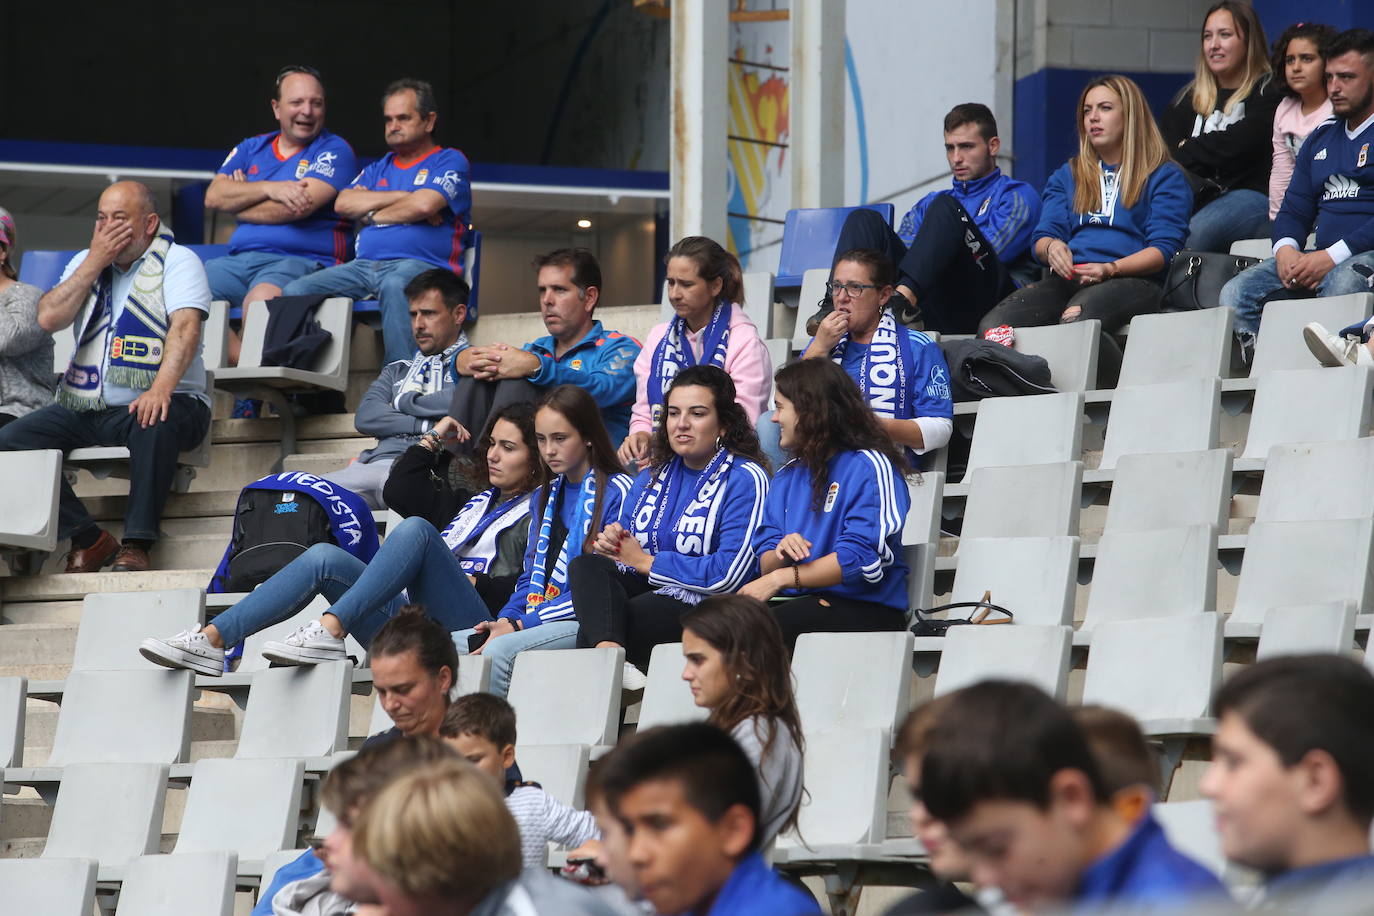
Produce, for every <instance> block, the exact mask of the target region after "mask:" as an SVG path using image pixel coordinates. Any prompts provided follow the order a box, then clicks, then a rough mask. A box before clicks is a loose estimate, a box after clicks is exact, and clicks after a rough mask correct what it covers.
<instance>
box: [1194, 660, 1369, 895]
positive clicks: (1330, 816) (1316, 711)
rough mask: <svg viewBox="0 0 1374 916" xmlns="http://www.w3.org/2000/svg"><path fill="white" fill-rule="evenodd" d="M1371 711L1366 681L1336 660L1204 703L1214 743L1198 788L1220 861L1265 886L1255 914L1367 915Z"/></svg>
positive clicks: (1354, 667)
mask: <svg viewBox="0 0 1374 916" xmlns="http://www.w3.org/2000/svg"><path fill="white" fill-rule="evenodd" d="M1371 709H1374V674H1371V673H1370V672H1369V670H1368V669H1366V668H1364V667H1363V666H1361V665H1359V664H1358V663H1356V662H1354V661H1351V660H1350V659H1348V658H1342V657H1338V656H1335V655H1305V656H1303V655H1297V656H1286V657H1280V658H1272V659H1269V660H1267V661H1263V662H1260V663H1258V664H1255V665H1251V666H1249V667H1248V668H1244V669H1242V670H1241V671H1239V672H1237V673H1236V674H1235V675H1234V676H1233V677H1232V678H1231V679H1230V680H1228V681H1227V682H1226V683H1225V684H1223V685H1222V686H1221V688H1220V689H1219V690H1218V691H1217V693H1216V697H1215V698H1214V699H1213V700H1212V710H1213V712H1215V713H1216V715H1217V718H1218V721H1217V733H1216V736H1215V737H1214V738H1213V739H1212V763H1211V765H1210V766H1209V767H1208V768H1207V772H1206V773H1205V774H1204V775H1203V778H1202V782H1201V783H1200V788H1201V789H1202V792H1203V794H1204V795H1206V796H1208V797H1209V798H1211V799H1212V803H1213V805H1214V806H1215V814H1216V823H1217V832H1218V833H1219V834H1220V835H1221V850H1222V852H1223V853H1225V854H1226V857H1227V858H1228V859H1231V860H1233V861H1235V862H1238V863H1240V864H1242V865H1245V866H1247V867H1249V868H1254V869H1258V870H1259V871H1260V872H1261V873H1263V874H1264V875H1265V877H1266V881H1267V883H1266V888H1265V895H1266V898H1267V901H1266V904H1267V905H1266V906H1264V907H1262V908H1263V909H1266V910H1268V909H1271V908H1272V910H1273V911H1274V912H1290V913H1354V912H1366V911H1367V910H1368V905H1369V900H1370V889H1371V887H1374V856H1371V855H1370V844H1369V827H1370V823H1371V821H1374V782H1371V780H1370V774H1371V773H1374V719H1371V717H1370V710H1371ZM1357 901H1358V903H1356V902H1357Z"/></svg>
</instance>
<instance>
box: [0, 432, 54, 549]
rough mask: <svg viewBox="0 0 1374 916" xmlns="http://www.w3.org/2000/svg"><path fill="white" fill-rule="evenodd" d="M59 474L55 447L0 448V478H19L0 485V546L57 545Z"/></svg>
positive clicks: (34, 547) (48, 546)
mask: <svg viewBox="0 0 1374 916" xmlns="http://www.w3.org/2000/svg"><path fill="white" fill-rule="evenodd" d="M61 475H62V452H60V451H58V450H57V449H52V448H45V449H36V450H34V451H25V452H0V479H3V480H9V481H16V482H17V481H22V482H23V486H10V487H4V488H3V489H0V547H9V548H17V549H20V550H37V551H43V552H45V553H47V552H51V551H52V550H54V549H55V548H56V547H57V499H58V495H59V494H60V493H61V490H60V487H61V483H62V477H61Z"/></svg>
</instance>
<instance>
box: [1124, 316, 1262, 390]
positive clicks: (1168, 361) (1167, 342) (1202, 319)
mask: <svg viewBox="0 0 1374 916" xmlns="http://www.w3.org/2000/svg"><path fill="white" fill-rule="evenodd" d="M1234 322H1235V313H1234V312H1233V311H1231V309H1227V308H1207V309H1198V310H1197V311H1193V312H1168V313H1164V314H1159V315H1137V316H1136V317H1135V318H1132V319H1131V333H1130V336H1129V338H1128V339H1127V342H1126V352H1125V354H1124V355H1123V356H1122V357H1121V374H1120V377H1119V378H1118V380H1117V383H1116V384H1117V388H1118V389H1120V388H1122V387H1124V386H1127V385H1158V384H1161V383H1163V382H1176V381H1182V380H1184V379H1194V378H1224V377H1225V376H1227V375H1228V374H1229V373H1230V368H1231V336H1232V327H1233V325H1234Z"/></svg>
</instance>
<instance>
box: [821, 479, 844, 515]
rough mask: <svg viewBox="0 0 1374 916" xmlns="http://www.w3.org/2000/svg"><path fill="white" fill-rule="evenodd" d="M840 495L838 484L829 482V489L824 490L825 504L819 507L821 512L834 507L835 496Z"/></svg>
mask: <svg viewBox="0 0 1374 916" xmlns="http://www.w3.org/2000/svg"><path fill="white" fill-rule="evenodd" d="M839 495H840V485H839V484H838V483H831V484H830V489H829V490H826V491H825V505H824V506H823V507H822V508H821V511H822V512H829V511H830V510H831V509H833V508H835V498H836V497H838V496H839Z"/></svg>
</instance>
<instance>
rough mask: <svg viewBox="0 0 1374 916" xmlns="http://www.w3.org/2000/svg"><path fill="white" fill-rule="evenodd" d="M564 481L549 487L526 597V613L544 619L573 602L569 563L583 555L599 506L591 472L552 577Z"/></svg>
mask: <svg viewBox="0 0 1374 916" xmlns="http://www.w3.org/2000/svg"><path fill="white" fill-rule="evenodd" d="M564 482H565V475H563V474H559V475H558V476H557V477H555V478H554V479H553V481H552V482H551V483H550V484H549V493H548V499H547V500H545V501H544V514H543V516H542V517H541V518H540V520H539V535H538V537H537V538H536V539H535V542H534V562H533V565H532V566H531V567H530V589H529V592H528V593H526V595H525V612H526V613H536V612H537V613H538V614H539V616H540V617H546V616H548V615H549V612H550V611H552V610H553V609H554V608H556V607H559V606H561V605H563V604H565V603H567V602H569V601H571V600H572V594H571V593H570V592H568V591H567V589H566V587H565V586H566V585H567V582H568V564H569V563H570V562H572V558H573V557H574V556H577V555H578V554H580V553H581V552H582V545H583V543H585V542H586V540H587V532H588V531H590V530H591V526H592V509H593V508H594V507H595V506H596V472H595V471H594V470H588V471H587V473H586V475H585V476H584V477H583V478H582V499H581V502H580V503H579V505H578V507H577V514H576V515H575V516H574V517H573V523H572V524H571V525H569V526H568V536H567V537H566V538H564V539H563V546H562V548H561V549H560V550H559V551H558V556H557V558H556V559H555V560H554V563H553V575H549V570H548V559H549V543H550V542H551V541H552V540H553V525H554V520H555V519H557V518H558V497H559V495H560V494H561V493H562V490H563V484H564Z"/></svg>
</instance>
